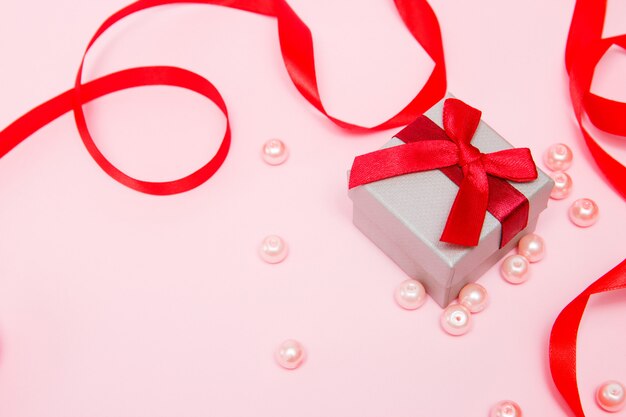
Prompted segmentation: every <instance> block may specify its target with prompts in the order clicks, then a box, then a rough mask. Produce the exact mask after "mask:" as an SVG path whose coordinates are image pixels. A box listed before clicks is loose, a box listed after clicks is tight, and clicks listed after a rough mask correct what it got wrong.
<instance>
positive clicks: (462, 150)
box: [348, 97, 553, 307]
mask: <svg viewBox="0 0 626 417" xmlns="http://www.w3.org/2000/svg"><path fill="white" fill-rule="evenodd" d="M480 117H481V113H480V111H478V110H476V109H474V108H472V107H470V106H468V105H467V104H465V103H463V102H462V101H460V100H457V99H454V98H452V97H446V98H445V99H444V100H442V101H441V102H439V103H438V104H436V105H435V106H434V107H433V108H432V109H430V110H429V111H427V112H426V113H425V114H424V115H423V116H421V117H420V118H418V119H417V120H416V121H415V122H413V123H411V124H410V125H408V126H407V127H406V128H404V129H403V130H402V131H400V132H399V133H398V134H396V135H395V136H394V137H393V138H392V139H391V140H390V141H389V142H388V143H387V144H386V145H385V146H384V147H383V148H382V149H381V150H379V151H375V152H372V153H369V154H366V155H362V156H358V157H357V158H355V161H354V164H353V166H352V169H351V170H350V171H349V183H350V184H349V192H348V194H349V197H350V198H351V199H352V201H353V221H354V224H355V225H356V226H357V228H359V229H360V230H361V231H362V232H363V233H364V234H365V235H366V236H367V237H368V238H369V239H371V240H372V241H373V242H374V243H375V244H376V245H377V246H378V247H379V248H380V249H381V250H382V251H383V252H384V253H385V254H387V255H388V256H389V257H390V258H391V259H392V260H393V261H395V263H396V264H398V266H399V267H400V268H401V269H402V270H404V272H406V274H407V275H408V276H409V277H411V278H414V279H417V280H418V281H420V282H421V283H422V284H424V286H425V288H426V290H427V292H428V293H429V295H430V296H431V297H432V298H433V299H434V300H435V301H436V302H437V303H438V304H440V305H441V306H442V307H445V306H446V305H448V304H449V303H450V302H451V301H452V300H454V299H455V298H456V297H457V295H458V293H459V291H460V290H461V289H462V288H463V286H465V285H466V284H467V283H469V282H473V281H476V280H477V279H478V278H479V277H480V276H481V275H482V274H483V273H484V272H485V271H486V270H487V269H489V268H490V267H492V266H493V265H494V264H496V263H497V262H498V260H500V259H501V258H502V257H503V256H504V255H505V254H506V253H507V252H509V251H510V250H511V249H512V248H513V247H514V246H515V245H516V244H517V242H518V240H519V239H520V238H521V237H522V236H524V235H526V234H528V233H530V232H532V231H533V230H534V229H535V226H536V224H537V218H538V216H539V214H540V213H541V212H542V211H543V210H544V209H545V208H546V207H547V202H548V199H549V196H550V191H551V190H552V187H553V181H552V180H551V178H550V177H548V176H547V175H546V174H545V173H543V172H542V171H541V170H539V169H537V167H536V166H535V163H534V161H533V160H532V157H531V154H530V151H529V150H528V149H515V148H513V147H512V146H511V144H509V143H508V142H507V141H506V140H505V139H504V138H502V136H500V135H499V134H498V133H497V132H495V131H494V130H493V129H492V128H491V127H489V126H488V125H487V124H486V123H485V122H483V121H482V120H480Z"/></svg>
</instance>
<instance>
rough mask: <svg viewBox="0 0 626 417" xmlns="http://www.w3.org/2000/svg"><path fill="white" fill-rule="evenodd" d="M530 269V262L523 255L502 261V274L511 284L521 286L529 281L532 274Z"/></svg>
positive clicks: (509, 257)
mask: <svg viewBox="0 0 626 417" xmlns="http://www.w3.org/2000/svg"><path fill="white" fill-rule="evenodd" d="M528 267H529V265H528V260H527V259H526V258H524V257H523V256H522V255H511V256H508V257H506V258H504V261H502V265H500V273H501V274H502V277H503V278H504V279H505V280H507V281H508V282H510V283H511V284H521V283H522V282H525V281H526V280H527V279H528V275H529V273H530V270H529V268H528Z"/></svg>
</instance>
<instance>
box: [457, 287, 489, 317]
mask: <svg viewBox="0 0 626 417" xmlns="http://www.w3.org/2000/svg"><path fill="white" fill-rule="evenodd" d="M488 302H489V295H488V294H487V290H486V289H485V287H483V286H482V285H480V284H476V283H475V282H472V283H470V284H467V285H466V286H465V287H463V289H462V290H461V292H460V293H459V304H461V305H462V306H463V307H465V308H467V309H468V310H469V311H470V313H479V312H481V311H483V310H484V309H485V307H487V304H488Z"/></svg>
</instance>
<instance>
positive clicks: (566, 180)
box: [550, 171, 573, 200]
mask: <svg viewBox="0 0 626 417" xmlns="http://www.w3.org/2000/svg"><path fill="white" fill-rule="evenodd" d="M550 176H551V177H552V180H553V181H554V187H552V191H551V192H550V198H552V199H554V200H562V199H564V198H566V197H567V196H569V195H570V192H571V191H572V185H573V182H572V178H571V177H570V176H569V175H567V173H565V172H563V171H556V172H553V173H552V174H550Z"/></svg>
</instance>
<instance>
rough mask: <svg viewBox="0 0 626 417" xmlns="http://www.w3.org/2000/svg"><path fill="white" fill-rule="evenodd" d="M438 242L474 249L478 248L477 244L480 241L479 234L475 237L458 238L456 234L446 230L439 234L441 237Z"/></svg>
mask: <svg viewBox="0 0 626 417" xmlns="http://www.w3.org/2000/svg"><path fill="white" fill-rule="evenodd" d="M439 240H440V241H442V242H445V243H451V244H454V245H461V246H470V247H475V246H478V243H479V241H480V233H478V234H477V235H475V236H469V235H463V236H459V235H457V234H456V233H451V232H448V230H447V229H446V230H444V231H443V233H442V234H441V237H440V238H439Z"/></svg>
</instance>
